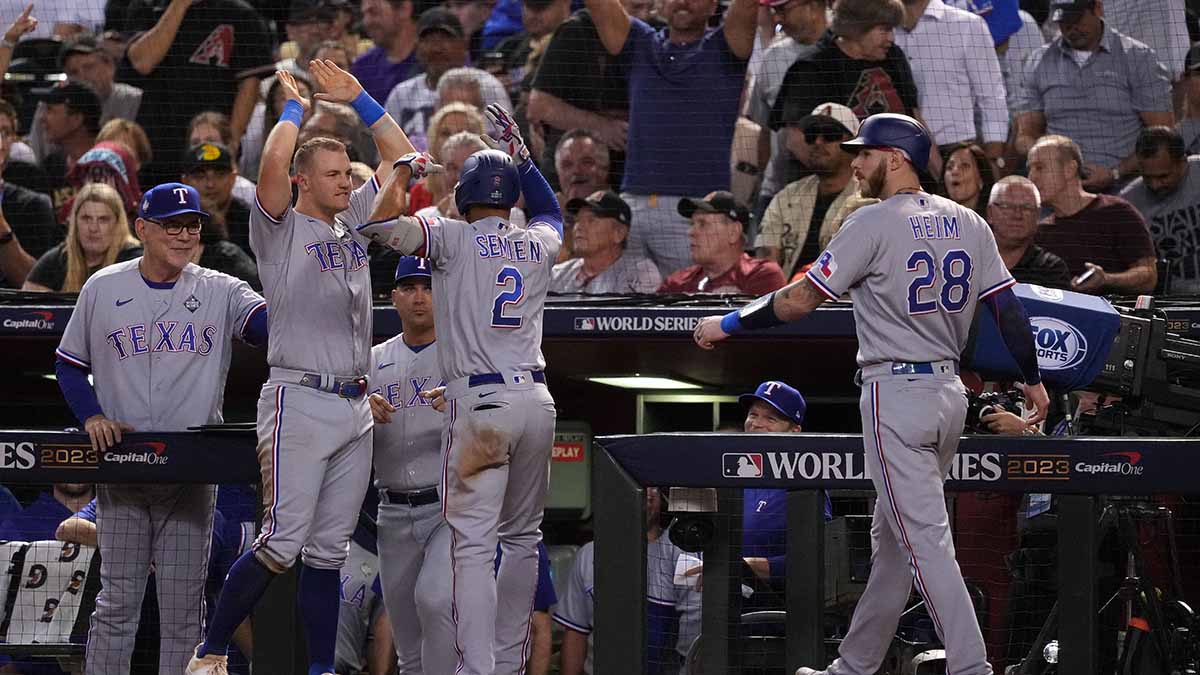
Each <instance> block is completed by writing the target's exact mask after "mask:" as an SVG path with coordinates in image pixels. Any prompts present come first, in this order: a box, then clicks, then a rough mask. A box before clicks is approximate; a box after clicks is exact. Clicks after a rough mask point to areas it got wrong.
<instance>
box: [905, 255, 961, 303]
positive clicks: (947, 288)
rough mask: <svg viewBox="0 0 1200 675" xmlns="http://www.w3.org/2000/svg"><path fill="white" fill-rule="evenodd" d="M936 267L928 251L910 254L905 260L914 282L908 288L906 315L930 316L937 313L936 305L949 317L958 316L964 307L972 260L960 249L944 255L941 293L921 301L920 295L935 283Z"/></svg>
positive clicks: (936, 276)
mask: <svg viewBox="0 0 1200 675" xmlns="http://www.w3.org/2000/svg"><path fill="white" fill-rule="evenodd" d="M938 267H939V265H938V264H937V262H936V261H935V260H934V258H933V254H932V253H930V252H929V251H913V252H912V255H910V256H908V265H907V268H906V269H907V271H909V272H916V273H917V278H915V279H913V280H912V283H910V284H909V285H908V313H909V314H929V313H931V312H936V311H938V304H939V301H940V304H941V306H942V308H943V309H945V310H946V311H947V312H950V313H957V312H961V311H962V310H963V307H966V306H967V300H969V299H970V297H971V256H970V254H968V253H967V252H966V251H964V250H962V249H954V250H952V251H947V252H946V255H944V256H942V263H941V265H940V267H941V270H940V271H941V277H942V289H941V291H940V292H938V294H937V297H936V298H930V299H928V300H923V299H922V297H921V294H922V292H923V291H926V290H929V289H931V288H933V286H934V284H936V283H937V278H938V271H939V270H938Z"/></svg>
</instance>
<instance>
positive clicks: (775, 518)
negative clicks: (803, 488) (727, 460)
mask: <svg viewBox="0 0 1200 675" xmlns="http://www.w3.org/2000/svg"><path fill="white" fill-rule="evenodd" d="M824 495H825V522H829V521H830V520H832V519H833V505H832V504H830V503H829V493H828V492H826V493H824ZM786 553H787V490H769V489H766V488H750V489H747V490H746V491H745V492H743V493H742V557H744V558H766V559H767V564H768V565H769V566H770V568H771V578H772V579H782V578H784V576H785V574H786V565H787V563H786V558H785V554H786Z"/></svg>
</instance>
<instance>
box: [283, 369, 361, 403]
mask: <svg viewBox="0 0 1200 675" xmlns="http://www.w3.org/2000/svg"><path fill="white" fill-rule="evenodd" d="M299 384H300V385H301V386H305V387H312V388H313V389H316V390H317V391H327V392H329V393H331V394H337V395H338V396H341V397H342V398H359V397H361V396H362V395H363V394H365V393H367V378H365V377H356V378H354V379H352V380H334V381H333V384H332V385H330V386H328V387H322V386H321V376H320V375H316V374H314V373H305V374H304V377H301V378H300V382H299Z"/></svg>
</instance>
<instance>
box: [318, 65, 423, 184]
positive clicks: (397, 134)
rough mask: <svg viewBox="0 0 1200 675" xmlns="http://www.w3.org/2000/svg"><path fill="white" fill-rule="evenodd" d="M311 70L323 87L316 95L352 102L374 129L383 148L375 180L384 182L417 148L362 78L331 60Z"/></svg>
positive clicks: (364, 121) (321, 98)
mask: <svg viewBox="0 0 1200 675" xmlns="http://www.w3.org/2000/svg"><path fill="white" fill-rule="evenodd" d="M309 72H310V73H312V74H313V77H314V78H316V80H317V88H318V89H321V92H320V93H318V94H316V95H315V98H316V99H317V100H319V101H330V102H333V103H346V104H349V105H350V107H352V108H354V111H355V112H357V113H358V116H359V118H361V119H362V121H363V124H366V125H367V128H369V129H370V130H371V134H372V135H373V136H374V137H375V147H376V149H378V150H379V166H378V167H377V168H376V169H375V179H376V180H378V181H379V182H380V183H383V182H384V181H386V180H387V178H388V176H389V175H391V173H392V165H393V164H394V163H395V162H396V160H398V159H400V158H401V157H404V156H405V155H408V154H411V153H415V152H416V151H417V150H416V148H414V147H413V144H412V142H411V141H409V140H408V136H407V135H406V134H405V133H404V131H403V130H402V129H401V128H400V125H399V124H397V123H396V120H394V119H392V116H391V115H389V114H387V111H385V110H384V109H383V106H381V105H379V102H378V101H376V100H375V99H373V98H371V95H370V94H368V93H367V91H366V90H365V89H363V86H362V85H361V84H360V83H359V81H358V78H356V77H354V76H353V75H351V74H350V73H348V72H346V71H344V70H342V69H341V68H339V67H338V66H337V64H335V63H334V62H333V61H330V60H328V59H326V60H324V61H312V62H311V63H309Z"/></svg>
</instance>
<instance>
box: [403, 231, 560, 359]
mask: <svg viewBox="0 0 1200 675" xmlns="http://www.w3.org/2000/svg"><path fill="white" fill-rule="evenodd" d="M417 220H418V222H420V223H421V227H422V228H423V229H424V231H425V251H424V253H425V257H427V258H429V259H430V260H432V261H433V265H434V266H433V307H434V309H433V311H434V314H435V318H436V322H437V327H438V338H439V340H440V342H441V343H442V344H443V346H444V348H443V350H442V351H441V363H442V374H443V375H444V376H445V378H446V380H447V381H450V380H455V379H458V378H461V377H466V376H468V375H475V374H478V373H499V372H505V371H513V370H542V369H543V368H544V367H545V365H546V361H545V359H544V358H542V310H543V309H544V304H545V300H546V291H547V289H548V288H549V286H550V271H551V268H552V267H553V265H554V261H555V259H556V258H557V257H558V249H559V247H560V246H561V245H562V240H561V239H560V238H559V236H558V233H557V232H556V231H555V230H554V228H553V227H551V226H550V225H547V224H546V223H539V222H536V221H535V222H534V223H532V224H530V226H529V227H527V228H522V227H515V226H513V225H510V224H509V223H508V222H507V221H505V220H504V219H502V218H498V217H495V216H493V217H490V218H483V219H481V220H477V221H475V222H474V223H465V222H463V221H461V220H452V219H450V218H418V219H417Z"/></svg>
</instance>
